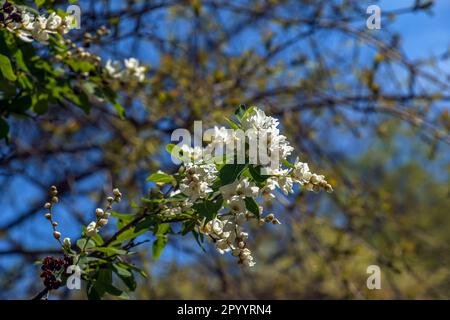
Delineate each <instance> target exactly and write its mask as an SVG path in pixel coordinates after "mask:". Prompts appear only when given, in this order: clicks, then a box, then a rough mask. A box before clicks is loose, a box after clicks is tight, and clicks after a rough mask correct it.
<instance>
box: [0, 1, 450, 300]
mask: <svg viewBox="0 0 450 320" xmlns="http://www.w3.org/2000/svg"><path fill="white" fill-rule="evenodd" d="M68 4H69V3H67V2H65V1H55V6H57V7H60V8H65V7H67V6H68ZM78 4H79V5H80V7H81V10H82V15H81V29H80V30H74V31H72V32H71V33H70V37H71V38H72V39H74V40H75V41H77V42H78V43H82V41H83V34H84V33H85V32H91V33H94V32H95V30H97V29H98V28H99V27H100V26H102V25H105V26H107V27H108V28H109V29H110V30H111V34H110V35H109V36H108V37H105V38H103V39H102V40H101V41H100V42H97V43H94V44H92V45H91V46H90V48H89V50H91V51H92V52H95V53H97V54H99V55H100V56H101V57H102V59H103V60H104V61H106V60H107V59H108V58H111V59H123V58H128V57H131V56H133V57H136V58H138V59H140V60H141V61H142V62H144V63H146V64H147V65H149V66H150V70H149V73H148V83H147V84H146V85H144V86H142V87H140V88H139V89H136V88H134V89H133V90H128V91H126V90H125V92H123V93H122V94H121V101H122V103H123V105H124V106H125V109H126V111H127V117H126V119H125V120H122V119H120V118H119V117H117V115H116V113H115V112H114V111H113V109H112V108H111V106H109V105H105V104H102V103H101V101H93V102H92V104H93V105H94V107H93V108H92V111H91V113H90V114H89V115H86V114H85V113H84V112H83V111H82V110H80V109H78V108H60V107H51V108H50V111H49V112H48V113H47V114H45V115H42V116H39V117H32V118H21V119H14V118H10V119H9V120H8V121H9V122H10V125H11V141H10V142H9V144H7V143H6V142H5V141H1V142H0V209H1V212H0V218H1V219H0V298H1V299H27V298H30V297H32V296H33V295H34V294H35V293H37V292H38V291H39V290H40V289H41V288H42V284H41V281H40V279H39V268H38V267H37V266H36V265H34V264H33V262H34V261H35V260H37V259H39V258H42V257H44V256H46V255H48V254H55V253H56V252H57V246H56V242H55V241H54V239H52V235H51V230H50V227H49V225H48V223H46V221H45V219H44V218H43V217H42V214H43V213H44V209H43V208H42V204H43V203H44V202H45V201H46V196H47V190H48V188H49V186H50V185H56V186H57V187H58V189H59V190H60V193H61V197H60V198H61V204H60V205H59V206H58V207H57V211H56V212H57V213H56V214H57V215H58V221H59V223H60V227H59V228H60V230H61V231H62V233H63V236H69V237H72V238H76V237H77V235H79V234H80V230H81V226H82V225H86V224H87V223H88V222H89V221H90V220H91V219H92V216H93V210H94V209H95V208H96V207H97V206H98V205H99V204H100V203H102V201H104V199H105V192H110V190H111V188H112V186H117V187H119V188H120V189H121V191H122V192H123V193H124V200H126V201H125V203H123V204H122V207H121V208H120V209H119V210H118V211H122V212H127V210H129V208H130V204H131V203H132V202H139V199H140V197H141V196H142V195H146V194H148V191H149V189H150V188H151V187H152V185H151V184H150V183H148V182H146V181H145V179H146V177H147V176H148V175H149V174H150V173H152V172H155V171H156V170H158V169H160V168H161V169H163V170H165V171H168V172H171V171H174V170H175V169H176V168H175V166H174V165H173V164H172V163H171V162H170V158H169V157H168V155H167V154H166V152H165V150H164V145H165V144H166V143H168V142H170V134H171V132H172V131H173V130H174V129H176V128H187V129H191V128H192V125H193V121H195V120H203V121H204V126H207V125H211V126H213V125H215V124H218V123H220V122H221V121H223V116H224V115H230V114H232V112H233V111H234V109H235V107H236V106H237V105H238V104H241V103H246V104H255V105H258V106H260V107H262V108H264V110H265V111H266V113H268V114H271V115H274V116H276V117H278V118H280V121H281V123H282V126H283V130H284V132H285V134H286V135H287V136H288V138H289V140H290V141H291V142H292V144H293V145H294V146H295V148H296V150H297V152H298V153H300V154H301V159H302V160H303V161H307V162H309V163H310V167H311V169H312V170H313V171H318V172H321V173H324V174H325V175H326V176H327V178H328V181H329V182H330V183H331V184H332V185H333V187H334V190H335V192H334V193H333V194H331V195H330V194H326V193H323V194H322V193H319V194H312V193H304V192H302V191H298V192H296V194H295V195H294V196H291V197H285V196H283V195H281V194H280V195H279V197H277V199H276V201H275V202H274V203H273V204H266V207H267V210H266V212H274V213H276V214H277V216H278V217H279V219H280V220H281V221H282V223H283V224H282V225H281V226H264V227H263V228H256V227H255V228H254V230H252V231H251V232H252V233H253V234H254V236H253V237H252V238H251V239H250V241H251V242H250V247H251V248H252V250H254V251H255V259H256V261H257V265H256V266H255V268H254V269H252V270H245V269H242V268H240V267H239V266H238V265H236V262H235V260H234V259H233V258H232V257H227V256H220V255H219V254H217V253H216V252H215V250H214V248H212V247H207V253H205V252H203V251H202V250H201V249H200V248H199V247H198V245H197V244H196V243H195V241H194V239H191V238H182V237H171V238H170V239H169V245H168V247H167V248H166V249H165V251H164V253H163V255H162V257H161V258H160V259H159V260H153V259H152V258H151V246H150V245H149V244H144V245H143V246H142V248H141V250H140V252H139V254H138V255H136V256H135V257H134V258H133V262H134V263H136V264H139V265H141V266H143V267H144V268H145V270H146V271H147V272H148V274H149V277H148V278H147V279H141V280H140V282H139V285H138V289H137V291H136V292H135V294H133V295H132V297H133V298H137V299H197V298H198V299H208V298H217V299H249V298H253V299H448V298H450V250H449V243H450V232H449V231H450V229H449V228H450V197H449V196H450V194H449V173H450V172H449V169H450V165H449V163H450V162H449V160H450V149H449V143H450V136H449V129H450V114H449V100H450V90H449V89H450V64H449V58H450V47H449V44H450V43H449V31H450V23H449V21H450V1H435V2H433V1H422V0H420V1H419V0H418V1H407V0H398V1H388V0H386V1H345V0H342V1H338V0H332V1H319V0H317V1H314V0H256V1H245V0H190V1H189V0H156V1H137V0H127V1H125V0H114V1H112V0H101V1H100V0H90V1H87V0H86V1H84V0H83V1H79V2H78ZM372 4H377V5H379V6H380V8H381V10H382V18H381V19H382V24H381V29H380V30H369V29H367V27H366V19H367V18H368V16H369V15H368V14H367V13H366V9H367V7H368V6H369V5H372ZM105 232H106V233H108V230H105ZM144 238H147V239H152V236H151V235H145V236H144ZM369 265H379V266H380V268H381V272H382V289H381V290H368V289H367V287H366V279H367V277H368V274H366V268H367V266H369ZM51 298H52V299H67V298H73V299H81V298H85V296H84V293H83V292H82V291H80V292H79V291H68V290H59V291H57V292H55V293H52V295H51Z"/></svg>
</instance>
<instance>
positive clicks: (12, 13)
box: [0, 1, 74, 43]
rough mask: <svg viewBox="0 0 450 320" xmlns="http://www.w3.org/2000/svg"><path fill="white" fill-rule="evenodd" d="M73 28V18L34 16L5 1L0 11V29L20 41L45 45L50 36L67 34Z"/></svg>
mask: <svg viewBox="0 0 450 320" xmlns="http://www.w3.org/2000/svg"><path fill="white" fill-rule="evenodd" d="M73 26H74V18H73V16H70V15H69V16H65V17H60V16H59V15H57V14H56V13H55V12H52V13H51V14H50V15H49V16H48V17H45V16H35V15H33V14H30V13H28V12H26V11H22V10H20V9H19V8H17V7H15V6H14V5H12V4H11V3H10V2H8V1H6V2H5V3H4V4H3V6H2V7H1V10H0V28H2V27H3V28H6V30H8V31H10V32H12V33H14V34H16V35H17V36H18V37H19V38H20V39H21V40H23V41H26V42H33V41H34V40H36V41H39V42H42V43H47V41H48V39H49V37H50V35H51V34H61V35H64V34H67V33H68V32H69V31H70V30H71V29H73Z"/></svg>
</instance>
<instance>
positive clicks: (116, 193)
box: [113, 188, 122, 197]
mask: <svg viewBox="0 0 450 320" xmlns="http://www.w3.org/2000/svg"><path fill="white" fill-rule="evenodd" d="M113 195H115V196H116V197H121V196H122V193H120V190H119V189H118V188H114V189H113Z"/></svg>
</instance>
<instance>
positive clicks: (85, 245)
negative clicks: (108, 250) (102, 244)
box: [77, 238, 95, 250]
mask: <svg viewBox="0 0 450 320" xmlns="http://www.w3.org/2000/svg"><path fill="white" fill-rule="evenodd" d="M77 247H78V248H80V250H83V249H84V250H86V249H92V248H94V247H95V242H94V240H92V239H89V240H87V239H85V238H81V239H78V240H77Z"/></svg>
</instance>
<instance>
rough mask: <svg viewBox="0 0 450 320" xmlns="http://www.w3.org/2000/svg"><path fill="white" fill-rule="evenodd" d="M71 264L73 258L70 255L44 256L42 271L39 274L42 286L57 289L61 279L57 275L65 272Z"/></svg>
mask: <svg viewBox="0 0 450 320" xmlns="http://www.w3.org/2000/svg"><path fill="white" fill-rule="evenodd" d="M72 264H73V258H72V257H70V256H64V258H59V259H56V258H53V257H50V256H48V257H45V258H44V260H43V261H42V266H41V269H42V273H41V275H40V277H41V278H43V281H44V286H45V287H46V288H47V289H48V290H56V289H58V288H59V287H60V286H61V284H62V281H61V280H60V279H59V276H60V275H62V274H65V272H66V270H67V268H68V267H69V266H71V265H72Z"/></svg>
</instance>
